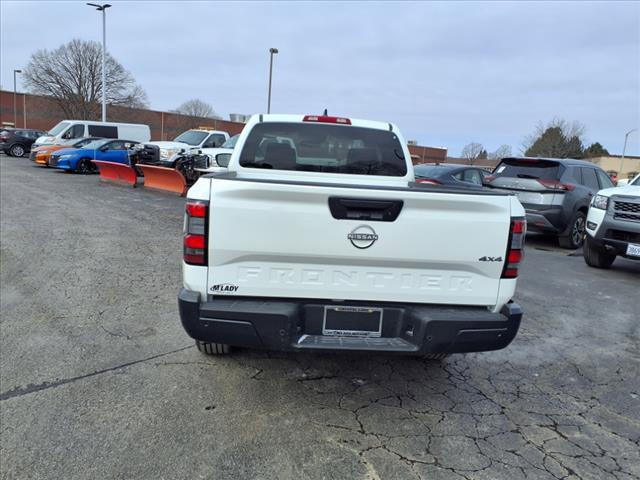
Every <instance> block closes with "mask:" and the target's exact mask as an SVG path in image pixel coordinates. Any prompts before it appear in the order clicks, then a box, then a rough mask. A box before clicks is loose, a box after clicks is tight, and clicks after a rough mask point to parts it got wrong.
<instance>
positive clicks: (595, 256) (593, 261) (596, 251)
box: [582, 235, 616, 268]
mask: <svg viewBox="0 0 640 480" xmlns="http://www.w3.org/2000/svg"><path fill="white" fill-rule="evenodd" d="M582 255H583V256H584V261H585V262H586V263H587V265H589V266H590V267H595V268H610V267H611V264H612V263H613V261H614V260H615V259H616V255H615V253H609V252H607V250H606V249H605V248H604V247H600V248H598V247H597V246H595V245H594V244H593V243H592V242H591V240H590V239H589V236H588V235H587V238H586V239H585V240H584V245H583V246H582Z"/></svg>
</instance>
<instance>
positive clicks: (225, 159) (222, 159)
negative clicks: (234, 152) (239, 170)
mask: <svg viewBox="0 0 640 480" xmlns="http://www.w3.org/2000/svg"><path fill="white" fill-rule="evenodd" d="M229 160H231V154H230V153H219V154H217V155H216V163H217V164H218V166H220V167H228V166H229Z"/></svg>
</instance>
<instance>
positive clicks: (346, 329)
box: [322, 305, 382, 337]
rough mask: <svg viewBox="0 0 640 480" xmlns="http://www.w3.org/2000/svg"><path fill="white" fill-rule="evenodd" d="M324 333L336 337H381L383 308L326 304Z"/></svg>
mask: <svg viewBox="0 0 640 480" xmlns="http://www.w3.org/2000/svg"><path fill="white" fill-rule="evenodd" d="M322 334H323V335H329V336H335V337H380V336H381V335H382V309H381V308H370V307H349V306H339V307H337V306H333V305H331V306H325V307H324V322H323V324H322Z"/></svg>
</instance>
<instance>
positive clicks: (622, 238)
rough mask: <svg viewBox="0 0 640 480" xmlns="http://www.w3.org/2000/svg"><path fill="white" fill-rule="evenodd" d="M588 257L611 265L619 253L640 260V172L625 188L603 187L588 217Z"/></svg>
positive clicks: (592, 261)
mask: <svg viewBox="0 0 640 480" xmlns="http://www.w3.org/2000/svg"><path fill="white" fill-rule="evenodd" d="M586 232H587V234H586V237H585V242H584V249H583V252H584V260H585V262H587V265H589V266H591V267H596V268H609V267H610V266H611V264H612V263H613V261H614V260H615V259H616V256H618V255H620V256H622V257H626V258H630V259H634V260H640V175H637V176H636V177H635V178H634V179H633V180H631V181H630V182H629V184H628V185H625V186H623V187H614V188H605V189H604V190H600V191H599V192H598V193H597V194H596V195H595V196H594V197H593V199H592V200H591V206H590V207H589V215H588V216H587V228H586Z"/></svg>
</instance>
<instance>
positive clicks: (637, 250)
mask: <svg viewBox="0 0 640 480" xmlns="http://www.w3.org/2000/svg"><path fill="white" fill-rule="evenodd" d="M627 255H629V256H630V257H640V245H636V244H635V243H628V244H627Z"/></svg>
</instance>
